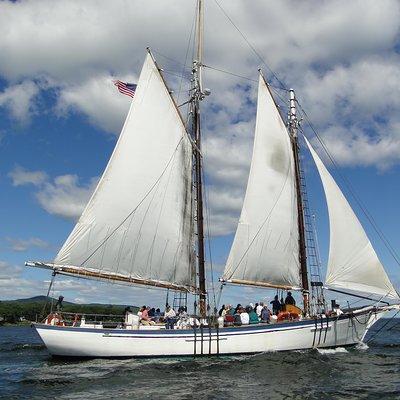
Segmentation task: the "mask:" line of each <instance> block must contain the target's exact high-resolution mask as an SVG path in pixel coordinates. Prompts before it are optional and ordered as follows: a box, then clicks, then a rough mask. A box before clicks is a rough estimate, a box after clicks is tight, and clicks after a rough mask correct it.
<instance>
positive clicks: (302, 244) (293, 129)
mask: <svg viewBox="0 0 400 400" xmlns="http://www.w3.org/2000/svg"><path fill="white" fill-rule="evenodd" d="M289 94H290V110H289V132H290V139H291V142H292V150H293V157H294V166H295V178H296V194H297V215H298V227H299V261H300V276H301V283H302V288H303V307H304V313H305V314H306V315H307V314H309V311H310V308H309V284H308V273H307V253H306V237H305V224H304V213H303V198H302V197H303V196H302V191H301V175H300V159H299V144H298V135H297V128H298V119H297V115H296V96H295V93H294V90H293V89H290V90H289Z"/></svg>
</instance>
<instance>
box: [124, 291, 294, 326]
mask: <svg viewBox="0 0 400 400" xmlns="http://www.w3.org/2000/svg"><path fill="white" fill-rule="evenodd" d="M270 304H271V305H272V312H271V310H270V309H269V308H268V305H267V304H265V303H263V302H262V301H261V302H260V303H255V304H253V303H250V304H249V305H247V306H246V307H243V306H242V305H241V304H238V305H237V306H236V308H235V307H232V306H231V305H230V304H227V305H223V306H222V307H221V309H220V310H219V316H220V317H222V318H223V319H224V325H225V326H232V325H236V326H239V325H248V324H258V323H269V322H270V320H271V316H272V315H278V314H279V313H280V312H281V311H283V310H284V309H285V306H286V305H287V304H291V305H296V301H295V299H294V298H293V296H292V293H291V292H288V294H287V296H286V299H285V300H283V298H281V300H280V301H279V297H278V295H276V296H275V298H274V300H272V301H271V302H270ZM129 313H130V314H132V311H131V308H130V307H127V308H126V309H125V314H129ZM137 315H138V317H139V321H140V324H141V325H155V324H159V323H164V324H165V328H166V329H174V328H175V327H176V328H178V329H185V328H188V327H190V326H191V325H193V324H198V321H197V320H196V321H195V320H193V318H190V317H189V315H188V313H187V308H186V307H183V306H182V307H179V308H178V311H177V312H176V311H175V310H174V309H173V308H172V307H171V306H170V305H169V304H167V305H166V307H165V311H164V312H161V310H160V309H159V308H157V309H155V308H154V307H153V308H150V307H149V306H142V307H141V308H140V309H139V311H138V313H137Z"/></svg>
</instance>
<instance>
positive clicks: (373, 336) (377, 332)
mask: <svg viewBox="0 0 400 400" xmlns="http://www.w3.org/2000/svg"><path fill="white" fill-rule="evenodd" d="M399 312H400V310H398V311H397V312H396V314H394V315H393V317H392V318H390V319H389V321H387V322H386V323H385V324H384V325H383V326H381V328H380V329H378V330H377V331H376V332H375V334H374V335H372V336H371V337H370V338H369V339H368V341H367V342H366V344H368V343H369V342H371V340H372V339H374V338H375V337H376V336H377V335H378V334H379V333H380V332H381V331H382V330H383V328H385V327H386V326H387V325H388V324H389V323H390V322H391V321H392V320H393V318H395V317H396V315H397V314H398V313H399Z"/></svg>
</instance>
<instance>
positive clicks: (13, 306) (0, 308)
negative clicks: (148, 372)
mask: <svg viewBox="0 0 400 400" xmlns="http://www.w3.org/2000/svg"><path fill="white" fill-rule="evenodd" d="M52 300H53V301H52ZM57 300H58V299H54V298H53V299H52V298H51V297H49V298H48V299H47V297H46V296H34V297H30V298H27V299H18V300H1V301H0V320H2V321H5V322H9V323H17V322H19V321H20V320H21V318H23V319H26V320H29V321H36V320H41V319H42V318H43V317H44V316H46V315H47V314H48V313H49V312H50V307H51V303H53V306H55V304H56V303H57ZM45 305H46V308H45V312H44V314H45V315H44V316H43V315H42V314H43V308H44V306H45ZM125 307H126V305H121V304H96V303H89V304H76V303H71V302H68V301H63V309H62V311H63V312H65V313H77V314H105V315H115V316H116V317H117V316H121V315H122V314H123V313H124V309H125ZM131 308H132V309H133V311H134V312H137V310H138V309H139V308H138V307H135V306H131Z"/></svg>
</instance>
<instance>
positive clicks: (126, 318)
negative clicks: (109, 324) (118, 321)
mask: <svg viewBox="0 0 400 400" xmlns="http://www.w3.org/2000/svg"><path fill="white" fill-rule="evenodd" d="M132 314H133V313H132V309H131V308H130V307H125V310H124V317H125V324H127V323H128V320H129V315H132Z"/></svg>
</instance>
